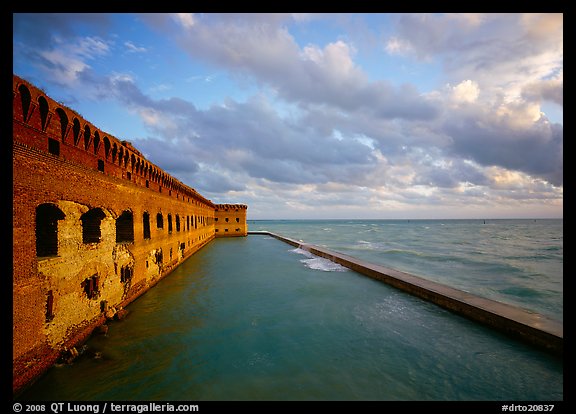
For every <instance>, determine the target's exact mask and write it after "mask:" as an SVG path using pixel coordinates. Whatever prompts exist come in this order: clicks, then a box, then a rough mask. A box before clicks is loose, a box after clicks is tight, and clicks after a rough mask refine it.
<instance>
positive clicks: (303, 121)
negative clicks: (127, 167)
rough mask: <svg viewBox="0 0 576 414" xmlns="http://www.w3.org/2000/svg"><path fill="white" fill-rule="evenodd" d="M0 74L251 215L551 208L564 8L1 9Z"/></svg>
mask: <svg viewBox="0 0 576 414" xmlns="http://www.w3.org/2000/svg"><path fill="white" fill-rule="evenodd" d="M13 72H14V74H16V75H18V76H20V77H22V78H24V79H26V80H28V81H30V82H31V83H33V84H34V85H36V86H38V87H40V88H41V89H43V90H44V91H45V92H46V94H47V95H48V96H50V97H51V98H52V99H54V100H56V101H58V102H61V103H62V104H64V105H66V106H68V107H70V108H71V109H74V110H76V111H77V112H78V113H79V114H81V115H82V116H83V117H84V118H85V119H86V120H87V121H89V122H91V123H92V124H93V125H95V126H96V127H98V128H99V129H100V130H102V131H103V132H106V133H108V134H111V135H113V136H115V137H116V138H118V139H120V140H127V141H130V142H132V144H133V145H134V146H135V147H136V148H137V149H138V150H140V151H141V152H142V153H143V154H144V156H145V157H146V158H147V159H148V160H149V161H151V162H152V163H154V164H156V165H157V166H159V167H160V168H162V169H163V170H165V171H166V172H168V173H169V174H171V175H173V176H174V177H176V178H177V179H179V180H180V181H182V182H183V183H185V184H187V185H188V186H190V187H192V188H194V189H196V190H197V191H199V192H200V193H201V194H202V195H203V196H205V197H207V198H209V199H211V200H212V201H213V202H215V203H242V204H247V205H248V219H249V220H250V219H254V220H255V219H405V218H408V219H410V218H412V219H435V218H438V219H443V218H455V219H458V218H561V217H563V168H564V167H563V136H564V128H563V15H562V14H537V13H528V14H521V13H519V14H511V13H504V14H499V13H490V14H473V13H465V14H399V13H394V14H380V13H371V14H355V13H345V14H337V13H331V14H306V13H292V14H290V13H288V14H258V13H253V14H192V13H173V14H168V13H166V14H164V13H147V14H129V13H122V14H115V13H105V14H74V13H64V14H48V13H42V14H14V15H13Z"/></svg>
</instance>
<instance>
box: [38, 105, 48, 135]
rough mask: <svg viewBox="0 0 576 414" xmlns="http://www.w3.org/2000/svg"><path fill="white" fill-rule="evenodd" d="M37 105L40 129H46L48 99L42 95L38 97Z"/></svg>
mask: <svg viewBox="0 0 576 414" xmlns="http://www.w3.org/2000/svg"><path fill="white" fill-rule="evenodd" d="M38 107H39V109H40V121H41V127H42V131H46V127H47V126H48V119H49V118H48V114H49V112H50V108H49V107H48V101H47V100H46V98H44V97H43V96H39V97H38Z"/></svg>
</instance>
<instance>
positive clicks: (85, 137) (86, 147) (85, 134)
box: [84, 125, 91, 150]
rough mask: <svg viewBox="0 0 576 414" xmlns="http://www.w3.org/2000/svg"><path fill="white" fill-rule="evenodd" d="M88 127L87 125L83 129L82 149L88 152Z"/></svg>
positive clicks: (89, 133)
mask: <svg viewBox="0 0 576 414" xmlns="http://www.w3.org/2000/svg"><path fill="white" fill-rule="evenodd" d="M90 135H91V132H90V127H89V126H88V125H86V126H85V127H84V149H85V150H88V147H89V146H90Z"/></svg>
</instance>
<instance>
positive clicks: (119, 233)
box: [116, 210, 134, 243]
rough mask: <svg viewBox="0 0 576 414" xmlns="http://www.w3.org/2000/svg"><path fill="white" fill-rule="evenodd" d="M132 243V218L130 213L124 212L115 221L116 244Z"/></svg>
mask: <svg viewBox="0 0 576 414" xmlns="http://www.w3.org/2000/svg"><path fill="white" fill-rule="evenodd" d="M133 242H134V218H133V216H132V212H131V211H128V210H126V211H124V212H123V213H122V214H121V215H120V217H118V218H117V219H116V243H133Z"/></svg>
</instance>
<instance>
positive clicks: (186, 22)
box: [172, 13, 196, 29]
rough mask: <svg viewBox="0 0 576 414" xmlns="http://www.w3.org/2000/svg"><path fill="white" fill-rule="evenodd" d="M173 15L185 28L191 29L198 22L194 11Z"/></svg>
mask: <svg viewBox="0 0 576 414" xmlns="http://www.w3.org/2000/svg"><path fill="white" fill-rule="evenodd" d="M172 16H173V18H174V20H175V21H176V22H177V23H179V24H180V25H181V26H182V27H183V28H185V29H191V28H192V27H194V25H195V24H196V19H195V18H194V14H193V13H174V14H173V15H172Z"/></svg>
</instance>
